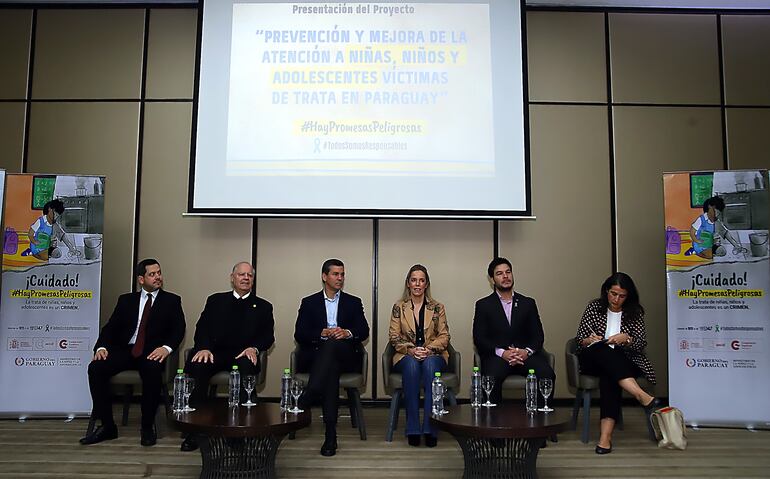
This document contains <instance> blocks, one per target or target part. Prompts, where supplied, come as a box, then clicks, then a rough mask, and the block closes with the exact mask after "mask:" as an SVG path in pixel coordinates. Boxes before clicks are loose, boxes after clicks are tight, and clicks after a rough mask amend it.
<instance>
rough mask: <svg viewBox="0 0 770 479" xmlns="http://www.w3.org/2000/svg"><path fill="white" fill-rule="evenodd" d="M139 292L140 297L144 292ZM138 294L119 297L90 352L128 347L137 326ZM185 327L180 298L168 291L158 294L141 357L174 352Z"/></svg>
mask: <svg viewBox="0 0 770 479" xmlns="http://www.w3.org/2000/svg"><path fill="white" fill-rule="evenodd" d="M141 292H142V293H144V290H141ZM139 294H140V293H139V292H136V293H126V294H122V295H120V297H119V298H118V303H117V304H116V305H115V310H114V311H113V312H112V315H111V316H110V319H109V320H108V321H107V324H105V325H104V327H103V328H102V331H101V332H100V333H99V339H97V340H96V345H95V346H94V351H96V350H97V349H99V348H106V349H107V351H109V350H110V349H112V348H116V347H127V346H128V342H129V341H130V340H131V337H132V336H133V335H134V332H135V331H136V325H137V323H138V322H139ZM185 326H186V323H185V319H184V312H183V311H182V298H180V297H179V296H177V295H176V294H174V293H169V292H168V291H164V290H160V291H158V296H157V297H156V298H155V302H154V303H153V305H152V308H151V309H150V317H149V319H148V320H147V326H146V328H147V329H146V330H145V333H144V334H145V336H144V351H143V355H147V354H150V352H151V351H153V350H154V349H156V348H159V347H160V346H168V347H170V348H171V349H177V348H178V347H179V344H180V343H181V342H182V339H184V331H185Z"/></svg>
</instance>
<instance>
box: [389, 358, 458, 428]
mask: <svg viewBox="0 0 770 479" xmlns="http://www.w3.org/2000/svg"><path fill="white" fill-rule="evenodd" d="M445 367H446V361H444V358H442V357H441V356H428V357H427V358H425V359H424V360H422V361H418V360H416V359H414V358H413V357H412V356H404V357H403V358H402V359H401V360H400V361H399V362H397V363H396V364H395V365H394V366H393V371H394V372H397V373H401V375H402V377H403V379H402V381H403V384H404V406H405V407H406V434H407V435H411V434H431V435H432V436H433V437H436V435H437V432H436V430H435V429H434V428H432V427H431V426H430V411H431V406H432V404H433V392H432V390H431V381H433V377H434V373H436V372H440V371H442V370H443V369H444V368H445ZM420 383H422V387H423V388H424V390H425V400H424V402H423V422H422V428H420V411H419V409H420Z"/></svg>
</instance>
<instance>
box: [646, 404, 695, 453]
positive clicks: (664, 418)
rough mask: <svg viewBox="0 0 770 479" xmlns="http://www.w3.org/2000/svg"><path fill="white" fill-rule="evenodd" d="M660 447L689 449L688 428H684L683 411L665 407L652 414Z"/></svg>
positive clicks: (653, 425)
mask: <svg viewBox="0 0 770 479" xmlns="http://www.w3.org/2000/svg"><path fill="white" fill-rule="evenodd" d="M650 422H652V428H653V429H654V430H655V439H657V440H658V447H664V448H666V449H681V450H685V449H686V448H687V428H685V426H684V416H683V415H682V411H680V410H679V409H677V408H675V407H664V408H660V409H658V410H656V411H655V412H653V413H652V414H650Z"/></svg>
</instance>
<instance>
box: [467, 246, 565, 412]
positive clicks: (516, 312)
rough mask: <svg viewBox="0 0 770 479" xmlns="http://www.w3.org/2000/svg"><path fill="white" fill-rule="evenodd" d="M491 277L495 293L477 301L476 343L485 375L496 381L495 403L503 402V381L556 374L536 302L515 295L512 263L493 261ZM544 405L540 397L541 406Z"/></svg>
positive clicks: (546, 376) (496, 259)
mask: <svg viewBox="0 0 770 479" xmlns="http://www.w3.org/2000/svg"><path fill="white" fill-rule="evenodd" d="M487 274H488V275H489V277H490V278H491V279H492V282H493V284H494V289H495V290H494V292H492V294H490V295H489V296H487V297H485V298H481V299H480V300H478V301H476V311H475V313H474V315H473V343H474V344H475V345H476V350H477V351H478V353H479V356H480V357H481V372H482V374H483V375H485V376H494V378H495V387H494V389H493V390H492V395H491V399H492V401H494V402H499V401H501V400H502V385H503V381H504V380H505V378H507V377H508V376H509V375H511V374H518V375H519V376H526V375H527V371H528V370H529V369H534V370H535V375H536V376H537V377H538V378H551V379H555V374H554V372H553V369H552V368H551V366H550V364H548V358H547V357H546V356H545V355H544V354H543V353H542V349H543V325H542V323H541V322H540V315H539V314H538V312H537V304H535V300H534V299H532V298H528V297H527V296H524V295H523V294H521V293H518V292H514V290H513V273H512V271H511V263H510V261H508V260H507V259H505V258H495V259H493V260H492V262H490V263H489V267H488V268H487ZM542 403H543V398H541V397H540V394H538V404H540V405H542Z"/></svg>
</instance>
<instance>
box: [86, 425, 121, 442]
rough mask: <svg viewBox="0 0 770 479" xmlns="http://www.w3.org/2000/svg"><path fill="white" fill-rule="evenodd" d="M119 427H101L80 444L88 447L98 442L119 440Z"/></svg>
mask: <svg viewBox="0 0 770 479" xmlns="http://www.w3.org/2000/svg"><path fill="white" fill-rule="evenodd" d="M117 437H118V427H117V426H115V425H114V424H113V425H111V426H99V427H97V428H96V429H94V431H93V432H92V433H91V434H89V435H87V436H85V437H82V438H81V439H80V444H83V445H84V446H87V445H89V444H96V443H97V442H102V441H109V440H110V439H117Z"/></svg>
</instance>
